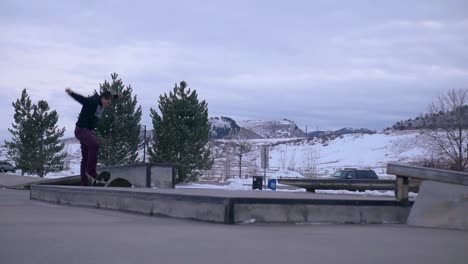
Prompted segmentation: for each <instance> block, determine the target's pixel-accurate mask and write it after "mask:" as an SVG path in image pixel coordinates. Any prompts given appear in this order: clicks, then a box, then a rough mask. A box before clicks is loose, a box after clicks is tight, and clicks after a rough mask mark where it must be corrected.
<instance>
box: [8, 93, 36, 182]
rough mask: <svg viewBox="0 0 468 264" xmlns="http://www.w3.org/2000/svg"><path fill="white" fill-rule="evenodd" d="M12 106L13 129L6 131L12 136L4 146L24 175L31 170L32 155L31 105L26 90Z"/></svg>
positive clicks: (9, 156)
mask: <svg viewBox="0 0 468 264" xmlns="http://www.w3.org/2000/svg"><path fill="white" fill-rule="evenodd" d="M12 106H13V108H14V109H15V114H14V116H13V119H14V122H13V123H12V124H11V125H12V127H13V128H12V129H11V128H9V129H8V131H10V133H11V134H12V140H11V141H5V145H6V147H7V156H8V158H9V159H11V160H12V161H13V162H14V163H15V165H16V168H18V169H20V170H21V172H22V174H24V173H25V172H28V171H31V170H32V168H31V164H30V160H31V158H30V155H31V154H32V144H31V139H32V138H33V135H32V134H31V132H32V131H31V128H32V127H33V124H31V123H32V118H31V116H32V111H33V110H32V109H33V105H32V103H31V99H30V98H29V95H28V93H27V92H26V89H23V92H22V93H21V98H20V99H17V100H16V102H14V103H12Z"/></svg>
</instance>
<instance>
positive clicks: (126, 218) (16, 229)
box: [0, 189, 468, 264]
mask: <svg viewBox="0 0 468 264" xmlns="http://www.w3.org/2000/svg"><path fill="white" fill-rule="evenodd" d="M467 259H468V232H466V231H459V230H444V229H432V228H418V227H409V226H406V225H328V224H327V225H324V224H322V225H311V224H307V225H274V224H266V225H259V224H246V225H224V224H211V223H204V222H196V221H188V220H178V219H173V218H164V217H150V216H146V215H137V214H129V213H122V212H116V211H109V210H102V209H93V208H81V207H69V206H61V205H55V204H48V203H43V202H38V201H31V200H29V191H18V190H7V189H0V263H2V264H10V263H15V264H17V263H47V264H55V263H57V264H59V263H60V264H63V263H66V264H74V263H77V264H78V263H79V264H86V263H99V264H104V263H112V264H117V263H204V264H211V263H223V264H228V263H269V264H275V263H287V264H292V263H319V264H323V263H362V264H367V263H369V264H370V263H392V264H395V263H411V264H417V263H424V264H428V263H451V264H455V263H463V264H464V263H466V260H467Z"/></svg>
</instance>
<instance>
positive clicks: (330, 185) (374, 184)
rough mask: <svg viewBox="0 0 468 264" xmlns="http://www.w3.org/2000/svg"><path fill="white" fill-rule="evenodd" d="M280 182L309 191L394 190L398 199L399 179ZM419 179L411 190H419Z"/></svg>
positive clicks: (296, 180) (280, 181)
mask: <svg viewBox="0 0 468 264" xmlns="http://www.w3.org/2000/svg"><path fill="white" fill-rule="evenodd" d="M278 183H281V184H286V185H290V186H295V187H299V188H304V189H306V190H307V191H308V192H315V190H349V191H365V190H392V191H393V190H394V191H395V197H396V198H397V200H398V185H397V180H371V179H368V180H364V179H350V180H345V179H281V178H280V179H278ZM419 185H420V181H419V180H412V181H411V183H409V185H408V190H409V191H411V192H418V191H419Z"/></svg>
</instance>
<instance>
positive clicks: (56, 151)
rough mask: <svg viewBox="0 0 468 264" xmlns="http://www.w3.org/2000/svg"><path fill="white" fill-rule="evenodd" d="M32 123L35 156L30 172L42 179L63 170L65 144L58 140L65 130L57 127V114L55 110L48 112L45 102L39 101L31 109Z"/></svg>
mask: <svg viewBox="0 0 468 264" xmlns="http://www.w3.org/2000/svg"><path fill="white" fill-rule="evenodd" d="M32 118H33V123H34V125H35V126H34V129H33V132H34V135H35V140H34V141H35V145H36V146H37V148H36V151H35V152H34V153H35V154H36V155H35V157H34V159H33V160H32V171H33V172H35V173H36V174H37V175H39V176H40V177H44V176H45V175H46V174H47V173H49V172H58V171H61V170H63V164H64V160H65V157H66V155H67V154H66V153H65V152H62V151H63V149H64V147H65V144H64V143H62V142H60V138H61V137H63V134H64V133H65V128H62V129H59V128H58V127H57V122H58V114H57V112H56V111H55V110H53V111H50V107H49V104H48V103H47V102H46V101H42V100H41V101H39V102H38V104H37V105H34V107H33V114H32Z"/></svg>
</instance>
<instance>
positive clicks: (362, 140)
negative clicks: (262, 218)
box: [0, 131, 423, 196]
mask: <svg viewBox="0 0 468 264" xmlns="http://www.w3.org/2000/svg"><path fill="white" fill-rule="evenodd" d="M418 136H419V132H418V131H405V132H391V133H376V134H350V135H343V136H341V137H338V138H335V139H332V140H326V141H323V140H317V139H314V140H307V139H305V138H293V139H291V138H289V139H255V140H249V142H250V143H251V144H252V145H253V148H252V149H253V151H252V152H250V153H249V154H248V155H247V158H246V160H249V159H250V160H253V161H254V162H255V163H256V165H257V167H258V168H259V167H260V158H259V156H260V153H259V147H260V146H263V145H268V146H269V158H270V169H269V170H268V173H267V176H268V177H269V178H270V177H271V178H277V177H292V178H300V177H304V175H302V174H301V172H304V171H306V169H307V166H308V164H309V165H310V162H311V160H312V161H313V162H314V163H315V164H316V171H317V174H318V176H319V177H320V176H327V175H329V174H331V173H333V172H334V171H335V170H337V169H341V168H346V167H353V168H370V169H373V170H374V171H375V172H376V173H377V174H378V175H379V177H380V178H390V177H392V176H391V175H387V174H386V164H387V163H389V162H410V161H413V160H415V159H419V158H420V156H421V155H422V154H423V152H422V150H421V149H419V148H417V146H415V144H414V142H415V141H416V140H417V138H418ZM65 142H66V146H65V151H66V152H67V153H68V157H67V161H66V164H65V165H66V170H64V171H61V172H57V173H49V174H47V176H46V177H47V178H56V177H63V176H70V175H77V174H79V171H80V160H81V153H80V146H79V143H77V142H76V141H74V140H66V141H65ZM224 142H226V140H225V141H224ZM5 159H7V157H6V150H5V148H4V147H0V160H5ZM234 164H235V162H234ZM234 170H236V169H235V168H234ZM260 174H261V175H263V171H261V170H260V169H259V170H258V172H257V175H260ZM214 178H215V179H217V178H216V175H214ZM220 179H221V178H219V179H218V182H217V184H207V183H203V184H202V183H192V184H180V185H178V188H217V189H227V190H247V189H251V186H250V185H251V183H252V179H238V178H234V177H232V178H229V179H227V180H226V182H222V183H219V180H220ZM279 187H281V186H279ZM279 189H280V190H281V188H279ZM283 191H299V192H301V191H305V190H303V189H296V190H287V189H283ZM320 192H327V193H336V192H339V193H347V194H358V195H389V196H393V192H379V191H366V192H364V193H356V192H349V191H320Z"/></svg>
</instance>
